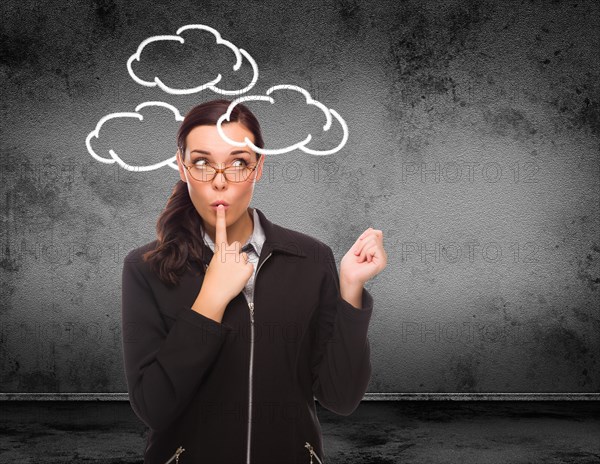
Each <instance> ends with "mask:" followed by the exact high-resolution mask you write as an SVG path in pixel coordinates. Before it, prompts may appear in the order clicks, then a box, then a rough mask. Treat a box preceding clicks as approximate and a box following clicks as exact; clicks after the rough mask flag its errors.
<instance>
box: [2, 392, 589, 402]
mask: <svg viewBox="0 0 600 464" xmlns="http://www.w3.org/2000/svg"><path fill="white" fill-rule="evenodd" d="M0 401H129V395H128V394H127V393H0ZM363 401H600V393H366V394H365V396H364V398H363Z"/></svg>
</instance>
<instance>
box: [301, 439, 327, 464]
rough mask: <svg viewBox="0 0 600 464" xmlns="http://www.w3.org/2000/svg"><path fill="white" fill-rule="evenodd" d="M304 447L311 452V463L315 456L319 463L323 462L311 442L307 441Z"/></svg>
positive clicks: (311, 463)
mask: <svg viewBox="0 0 600 464" xmlns="http://www.w3.org/2000/svg"><path fill="white" fill-rule="evenodd" d="M304 447H305V448H306V449H307V450H308V452H309V453H310V464H313V456H314V457H315V459H316V460H317V461H319V464H323V463H322V462H321V460H320V459H319V456H317V453H315V450H314V448H313V447H312V445H311V444H310V443H309V442H306V444H305V445H304Z"/></svg>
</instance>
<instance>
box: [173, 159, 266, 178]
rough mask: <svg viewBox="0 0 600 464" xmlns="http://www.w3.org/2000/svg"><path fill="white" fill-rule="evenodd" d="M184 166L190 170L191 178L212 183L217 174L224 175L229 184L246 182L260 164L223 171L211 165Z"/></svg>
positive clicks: (224, 169)
mask: <svg viewBox="0 0 600 464" xmlns="http://www.w3.org/2000/svg"><path fill="white" fill-rule="evenodd" d="M182 164H183V166H185V168H186V169H187V170H188V172H189V173H190V176H192V177H193V178H194V179H196V180H197V181H200V182H211V181H212V180H213V179H214V178H215V176H216V175H217V173H221V172H222V173H223V175H225V179H227V182H244V181H245V180H246V179H248V177H250V174H252V172H254V170H255V169H256V167H257V166H258V163H256V164H253V165H247V166H233V165H230V166H227V167H225V168H223V169H219V168H215V167H213V166H212V165H210V164H208V163H207V164H192V165H191V166H188V165H187V164H185V163H182Z"/></svg>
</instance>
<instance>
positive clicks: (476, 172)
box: [0, 0, 600, 392]
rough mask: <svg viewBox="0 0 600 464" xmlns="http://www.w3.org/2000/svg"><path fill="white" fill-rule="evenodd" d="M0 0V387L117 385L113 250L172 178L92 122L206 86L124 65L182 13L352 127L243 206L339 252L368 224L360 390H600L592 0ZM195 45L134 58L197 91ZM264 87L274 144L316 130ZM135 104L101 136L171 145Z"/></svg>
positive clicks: (186, 104) (141, 226)
mask: <svg viewBox="0 0 600 464" xmlns="http://www.w3.org/2000/svg"><path fill="white" fill-rule="evenodd" d="M0 13H1V36H2V40H1V42H0V58H1V65H0V66H1V68H0V76H1V77H0V79H1V85H0V99H1V103H0V112H1V114H0V125H1V126H0V127H1V146H0V152H1V182H0V192H1V199H2V207H1V208H2V230H1V236H0V239H1V242H0V244H1V256H0V264H1V271H0V272H1V278H2V289H1V293H2V296H1V301H0V305H1V306H0V323H1V330H0V337H1V339H0V346H1V353H0V373H1V374H0V391H1V392H124V391H126V385H125V380H124V375H123V366H122V360H121V341H120V340H121V339H120V277H121V268H122V262H123V257H124V256H125V254H126V253H127V252H128V251H129V250H131V249H132V248H134V247H137V246H139V245H141V244H143V243H146V242H149V241H151V240H153V239H154V238H155V235H154V233H155V231H154V225H155V221H156V218H157V216H158V214H159V213H160V211H161V209H162V208H163V207H164V205H165V201H166V199H167V197H168V195H169V194H170V192H171V189H172V188H173V185H174V184H175V182H176V181H177V180H178V174H177V172H176V171H175V170H173V169H171V168H169V167H165V168H162V169H159V170H155V171H151V172H146V173H134V172H130V171H126V170H124V169H122V168H120V167H118V166H117V165H115V164H111V165H109V164H103V163H100V162H98V161H96V160H95V159H93V158H92V156H91V155H90V154H89V153H88V152H87V150H86V146H85V139H86V136H87V135H88V134H89V133H90V131H92V130H93V129H94V128H95V126H96V124H97V123H98V121H99V120H100V118H102V117H103V116H104V115H107V114H109V113H114V112H131V111H134V108H135V107H136V106H137V105H138V104H140V103H141V102H144V101H152V100H160V101H165V102H169V103H170V104H172V105H174V106H175V107H176V108H178V109H179V111H180V112H181V113H182V114H184V113H185V112H186V111H187V110H189V109H190V108H191V107H192V106H194V105H195V104H197V103H199V102H202V101H206V100H211V99H214V98H220V95H218V94H216V93H214V92H212V91H210V90H207V91H203V92H201V93H197V94H193V95H168V94H166V93H164V92H162V91H161V90H160V89H158V88H156V87H154V88H150V87H143V86H140V85H138V84H137V83H136V82H134V81H133V80H132V79H131V78H130V77H129V75H128V73H127V69H126V62H127V59H128V58H129V56H130V55H131V54H132V53H134V52H135V50H136V48H137V46H138V45H139V44H140V43H141V42H142V41H143V40H144V39H146V38H148V37H151V36H155V35H165V34H175V32H176V30H177V29H178V28H179V27H180V26H183V25H186V24H195V23H199V24H205V25H209V26H211V27H213V28H215V29H216V30H218V31H219V32H220V33H221V34H222V36H223V37H224V38H225V39H227V40H229V41H231V42H233V43H234V44H236V45H237V46H238V47H241V48H243V49H245V50H247V51H248V53H250V54H251V55H252V57H253V58H254V59H255V60H256V62H257V65H258V67H259V72H260V75H259V80H258V82H257V84H256V86H255V87H254V88H253V89H252V90H251V91H250V92H249V94H253V95H261V94H264V92H265V90H266V89H268V88H269V87H270V86H272V85H276V84H293V85H298V86H300V87H303V88H304V89H306V90H308V91H309V92H311V95H312V96H313V97H314V98H316V99H318V100H319V101H321V102H322V103H324V104H325V105H327V106H328V107H330V108H333V109H335V110H336V111H337V112H338V113H339V114H340V115H341V116H342V117H343V118H344V119H345V121H346V123H347V125H348V128H349V139H348V142H347V144H346V145H345V146H344V148H343V149H342V150H341V151H339V152H338V153H336V154H334V155H330V156H325V157H316V156H313V155H307V154H304V153H302V152H301V151H299V150H296V151H293V152H291V153H287V154H282V155H273V156H272V157H269V158H267V164H266V168H267V170H266V171H265V173H266V174H265V176H264V177H263V179H262V180H261V181H260V182H259V183H258V185H257V187H256V191H255V196H254V199H253V201H252V205H253V206H256V207H258V208H260V209H261V210H263V211H264V212H265V213H266V214H267V215H268V216H269V217H270V218H271V219H272V220H273V221H275V222H277V223H279V224H281V225H284V226H287V227H290V228H293V229H296V230H300V231H303V232H305V233H308V234H311V235H313V236H316V237H318V238H320V239H322V240H323V241H325V242H326V243H328V244H329V245H330V246H331V247H332V248H333V250H334V252H335V254H336V257H337V259H338V261H339V260H340V259H341V257H342V256H343V255H344V253H345V252H346V250H347V249H348V248H349V247H350V245H351V244H352V243H353V242H354V240H355V239H356V237H357V236H358V234H360V233H361V232H362V231H363V230H364V229H366V228H367V227H369V226H372V227H375V228H379V229H382V230H383V231H384V244H385V247H386V250H387V253H388V258H389V260H388V267H387V268H386V269H385V271H384V272H383V273H382V274H380V275H379V276H377V277H376V278H375V279H373V280H372V281H370V282H369V283H368V284H367V288H368V289H369V290H370V291H371V292H372V294H373V296H374V298H375V312H374V314H373V318H372V322H371V327H370V332H369V333H370V340H371V348H372V363H373V377H372V381H371V384H370V387H369V392H598V391H599V390H600V374H599V373H598V365H599V364H598V349H599V347H600V341H599V338H600V316H599V312H598V308H599V307H600V304H599V303H600V298H599V291H598V289H599V287H600V269H599V258H600V240H599V238H598V237H599V236H600V235H599V230H600V227H599V226H600V218H599V209H600V201H599V200H600V194H599V190H600V187H599V185H600V179H599V147H600V146H599V135H600V107H599V94H600V92H599V90H600V84H599V82H600V81H599V73H600V58H599V54H598V50H599V46H600V37H599V31H600V27H599V26H600V24H599V23H600V6H599V4H598V2H596V1H594V0H584V1H577V0H574V1H545V2H541V1H529V0H524V1H514V0H508V1H500V0H498V1H483V2H477V1H450V0H443V1H441V0H440V1H428V2H423V1H402V2H398V1H396V0H393V1H392V0H388V1H377V2H375V1H369V2H367V1H360V2H359V1H350V0H343V1H325V2H310V3H308V2H299V3H297V4H296V3H292V2H287V3H284V2H280V1H274V0H271V1H266V2H254V1H246V2H234V1H219V2H216V1H207V2H202V3H200V2H190V1H178V2H171V1H153V2H147V3H142V2H136V1H127V2H125V1H112V0H102V1H93V2H74V1H71V2H64V1H61V2H59V1H47V2H39V1H19V2H17V1H14V0H7V1H4V2H2V4H1V5H0ZM210 53H212V52H210ZM208 56H209V58H207V59H206V61H205V64H206V63H210V66H211V68H210V70H208V69H205V68H203V67H202V66H196V65H194V64H190V62H189V60H187V61H186V59H182V58H181V57H180V56H179V55H177V54H172V53H169V52H168V51H166V49H158V50H157V51H156V52H155V53H154V55H152V58H151V59H150V60H149V64H148V63H145V64H144V66H150V67H149V68H142V69H141V71H140V72H142V73H149V74H150V75H152V72H154V71H153V70H152V69H153V68H152V66H156V68H157V69H159V70H160V72H163V73H164V74H161V75H164V76H165V77H164V79H167V80H169V81H170V82H177V83H180V84H181V85H191V84H193V83H194V82H195V79H196V77H197V75H198V74H200V73H201V72H214V70H215V69H217V70H218V69H221V68H219V66H222V65H223V63H222V62H220V61H219V57H220V55H218V54H216V55H208ZM213 68H214V69H213ZM247 71H248V70H247V69H246V71H245V72H246V73H247ZM245 76H246V77H247V76H248V74H246V75H245ZM225 79H226V81H225V82H227V83H228V84H230V85H232V86H233V85H235V84H236V81H235V79H234V78H232V77H231V76H229V77H228V75H225ZM227 79H229V80H228V81H227ZM241 80H242V81H243V79H241ZM238 83H239V82H238ZM280 103H281V104H280V105H279V106H278V110H277V111H278V112H277V111H275V110H274V111H275V112H273V113H272V114H270V113H269V112H268V111H266V110H261V111H258V110H257V113H258V114H259V117H260V118H261V123H262V125H263V128H264V132H265V136H266V139H267V143H272V144H274V145H277V144H282V143H285V142H286V141H289V140H290V139H294V137H298V136H299V134H303V133H305V132H306V131H307V130H309V131H310V130H314V129H315V127H317V126H318V124H316V122H315V121H316V120H315V118H314V117H313V116H311V114H309V113H302V111H301V110H300V109H298V105H297V103H298V102H297V101H295V100H294V99H293V98H291V97H290V98H289V99H285V100H284V99H282V100H280ZM249 106H250V107H251V108H254V107H253V106H251V105H249ZM146 114H147V118H146V125H143V126H142V127H141V128H140V127H138V126H135V125H129V126H123V127H117V128H115V129H113V132H112V133H110V132H107V134H108V135H107V137H106V138H102V139H101V140H99V141H98V144H99V145H97V147H98V150H104V153H105V152H106V151H107V150H108V148H110V147H113V148H115V150H116V151H118V152H119V153H127V154H129V156H130V160H131V163H132V164H135V163H142V162H148V164H150V161H151V162H158V161H160V160H162V159H165V158H168V157H170V156H173V155H174V150H175V144H174V133H175V131H176V128H177V124H176V122H175V121H174V120H173V121H167V122H165V119H164V118H163V119H161V117H160V116H159V115H157V114H154V113H152V112H148V113H146ZM111 134H112V138H111ZM338 135H339V133H338ZM334 138H335V137H334ZM316 142H318V143H322V144H323V145H322V146H328V145H327V144H333V145H330V146H335V141H334V142H332V141H331V140H326V138H322V139H319V140H316ZM140 147H142V148H140Z"/></svg>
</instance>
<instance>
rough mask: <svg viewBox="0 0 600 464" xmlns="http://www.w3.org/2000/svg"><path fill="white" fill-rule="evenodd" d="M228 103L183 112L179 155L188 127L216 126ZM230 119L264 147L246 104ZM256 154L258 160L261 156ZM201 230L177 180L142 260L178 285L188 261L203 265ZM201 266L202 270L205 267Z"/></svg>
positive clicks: (217, 102) (199, 220) (170, 283)
mask: <svg viewBox="0 0 600 464" xmlns="http://www.w3.org/2000/svg"><path fill="white" fill-rule="evenodd" d="M230 104H231V101H229V100H224V99H221V100H212V101H208V102H205V103H202V104H200V105H197V106H195V107H194V108H192V109H191V110H190V111H189V112H188V113H187V114H186V116H185V118H184V120H183V122H182V123H181V126H180V127H179V130H178V131H177V148H178V149H179V152H180V153H181V156H182V157H185V150H186V138H187V136H188V134H189V133H190V132H191V130H192V129H193V128H194V127H197V126H202V125H216V124H217V121H218V120H219V118H220V117H221V116H222V115H223V114H225V113H226V112H227V108H228V107H229V105H230ZM229 122H239V123H240V124H242V125H243V126H245V127H246V128H247V129H248V130H249V131H250V132H252V134H254V144H255V145H256V146H257V147H259V148H264V141H263V138H262V132H261V129H260V124H259V123H258V120H257V119H256V117H255V116H254V114H253V113H252V112H251V111H250V110H249V109H248V107H246V106H245V105H243V104H241V103H238V104H237V105H236V106H235V107H234V108H233V110H232V111H231V115H230V117H229ZM225 124H226V123H225ZM256 155H257V161H259V160H260V156H261V155H260V153H257V154H256ZM203 230H204V227H203V224H202V218H201V217H200V215H199V214H198V212H197V211H196V208H195V207H194V204H193V203H192V200H191V198H190V195H189V192H188V187H187V184H186V183H185V182H183V181H182V180H181V179H180V180H178V181H177V183H176V184H175V187H174V188H173V191H172V193H171V196H170V197H169V199H168V200H167V204H166V206H165V209H164V210H163V211H162V212H161V214H160V216H159V217H158V221H157V222H156V235H157V242H158V243H157V245H156V248H155V249H154V250H150V251H148V252H146V253H144V255H143V259H144V261H147V262H149V263H150V264H151V266H152V268H153V269H154V271H155V272H156V274H158V277H159V279H160V280H161V281H162V282H164V283H165V284H166V285H168V286H175V285H177V284H178V283H179V280H180V277H181V275H182V274H183V273H184V272H185V271H186V270H189V269H190V261H196V262H198V263H201V264H202V234H203ZM201 268H202V269H203V270H204V266H201Z"/></svg>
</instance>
